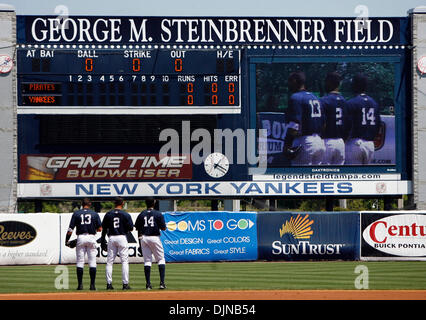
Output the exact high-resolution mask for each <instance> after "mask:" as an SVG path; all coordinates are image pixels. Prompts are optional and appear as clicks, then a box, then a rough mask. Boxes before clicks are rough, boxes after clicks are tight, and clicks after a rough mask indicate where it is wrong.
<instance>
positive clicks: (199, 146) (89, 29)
mask: <svg viewBox="0 0 426 320" xmlns="http://www.w3.org/2000/svg"><path fill="white" fill-rule="evenodd" d="M408 28H409V20H408V18H383V19H380V18H371V19H366V20H359V19H353V18H256V17H247V18H232V17H223V18H220V17H208V18H204V17H196V18H194V17H173V18H170V17H131V16H129V17H102V16H72V17H61V16H59V17H53V16H18V17H17V51H16V57H15V61H16V65H17V102H18V105H17V114H18V119H17V120H18V138H17V141H18V171H19V173H18V197H19V198H55V199H57V198H61V199H63V198H76V197H82V196H90V197H111V196H116V195H120V196H126V197H132V198H140V197H145V196H155V197H161V198H179V197H181V198H182V197H183V198H185V197H213V198H226V197H229V198H244V197H248V198H251V197H284V196H290V197H311V196H321V197H328V196H329V197H344V198H347V197H351V196H377V195H379V196H394V195H402V194H410V193H412V186H411V180H410V179H411V160H410V156H411V149H410V147H411V146H410V143H411V140H410V139H411V138H410V125H411V124H410V121H411V118H410V112H411V109H410V94H409V92H410V85H411V83H410V81H409V80H410V73H411V69H410V55H411V51H410V50H411V47H410V39H409V37H408V35H409V32H408V31H407V30H408ZM295 72H299V73H303V74H304V76H305V80H304V81H305V83H304V89H303V90H305V91H308V92H310V94H311V97H312V98H311V101H310V106H311V109H312V110H310V109H309V106H308V109H307V110H308V111H311V112H306V110H305V111H304V113H303V116H302V118H301V119H299V120H298V121H299V122H300V123H298V124H297V126H299V127H301V128H303V127H304V125H305V124H303V122H304V121H309V118H315V119H322V121H323V127H322V128H323V130H324V132H318V133H315V134H316V137H315V141H317V142H316V143H310V139H311V138H310V136H309V135H306V136H299V137H297V138H296V139H295V140H294V142H293V143H294V144H295V146H294V147H300V148H299V149H298V150H299V152H300V150H302V151H301V152H307V153H309V152H310V151H309V150H312V148H314V147H317V145H320V144H323V145H324V150H325V148H326V145H327V144H329V141H327V140H326V139H328V138H330V137H329V136H327V134H325V132H326V131H325V130H326V129H327V128H329V127H331V124H332V122H330V119H331V118H332V117H330V116H329V115H327V116H326V114H325V109H322V107H321V106H324V102H323V99H325V97H326V96H327V95H328V94H329V93H330V90H328V88H327V85H326V84H325V79H326V77H327V75H328V74H329V73H330V72H334V73H337V74H339V75H340V80H341V81H340V87H339V91H340V94H341V96H342V99H343V100H345V101H349V100H351V99H352V98H354V97H355V95H356V94H355V93H354V91H353V90H352V89H353V88H352V82H353V79H354V78H355V76H356V75H358V74H363V75H364V76H365V78H367V79H368V87H367V91H366V93H365V94H366V95H368V96H370V98H371V99H372V100H374V101H375V103H376V104H377V106H378V111H377V112H376V113H373V112H372V111H371V110H370V109H368V108H366V107H365V106H364V107H363V106H360V107H361V109H362V111H361V112H360V115H359V119H360V120H359V121H361V122H362V123H364V124H373V123H374V124H375V125H377V133H376V136H375V137H374V141H368V142H367V143H368V150H369V152H370V154H369V158H368V159H367V160H365V159H364V158H363V159H361V160H360V161H359V162H351V161H352V160H351V161H349V160H348V159H350V158H351V159H353V158H355V156H354V155H355V154H356V153H355V151H354V150H356V147H355V146H356V144H354V143H353V141H352V142H351V141H350V140H351V139H352V140H353V139H355V138H357V137H354V136H352V137H351V133H352V131H351V128H353V127H354V124H353V123H352V122H353V121H354V120H353V119H355V117H350V116H345V117H343V115H344V114H345V113H344V112H345V111H344V110H345V108H344V104H343V102H342V106H339V110H337V109H336V111H335V120H334V124H335V125H341V126H343V127H344V129H345V130H343V131H345V132H346V133H347V136H346V137H341V139H342V141H341V143H340V146H342V145H343V143H344V144H345V145H343V147H341V148H340V158H339V159H340V160H339V161H336V160H335V159H328V158H326V153H325V151H323V153H322V154H320V153H319V154H318V155H316V156H315V157H316V158H315V162H312V161H311V162H309V161H305V162H304V161H299V160H300V159H299V160H298V159H296V158H292V157H291V155H289V153H288V149H287V148H288V145H286V142H287V140H286V139H287V138H288V136H287V131H288V128H289V127H290V126H293V127H294V123H293V124H290V122H291V121H290V118H291V112H294V109H295V108H294V106H293V107H292V106H291V103H292V102H291V101H294V100H293V99H292V95H293V94H294V92H292V91H291V90H290V86H289V77H290V75H292V74H293V73H295ZM361 109H360V110H361ZM333 119H334V118H333ZM331 121H333V120H331ZM301 132H302V131H301ZM338 138H339V139H340V137H338ZM343 139H345V141H343ZM311 140H312V139H311ZM315 144H317V145H315ZM345 146H346V147H345ZM373 149H374V150H373ZM406 155H408V156H406ZM301 160H305V159H301Z"/></svg>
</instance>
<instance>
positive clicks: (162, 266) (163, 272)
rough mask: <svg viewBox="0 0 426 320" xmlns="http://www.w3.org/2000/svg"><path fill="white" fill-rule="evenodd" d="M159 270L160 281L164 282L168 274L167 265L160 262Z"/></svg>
mask: <svg viewBox="0 0 426 320" xmlns="http://www.w3.org/2000/svg"><path fill="white" fill-rule="evenodd" d="M158 271H159V272H160V283H164V278H165V275H166V265H165V264H159V265H158Z"/></svg>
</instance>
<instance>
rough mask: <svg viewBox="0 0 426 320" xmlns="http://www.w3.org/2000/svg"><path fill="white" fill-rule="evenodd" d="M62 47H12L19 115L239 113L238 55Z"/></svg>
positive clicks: (158, 49) (239, 70)
mask: <svg viewBox="0 0 426 320" xmlns="http://www.w3.org/2000/svg"><path fill="white" fill-rule="evenodd" d="M61 47H64V46H63V45H62V46H61ZM68 47H69V48H54V49H52V48H40V47H38V46H31V45H21V46H20V47H19V49H18V53H17V57H18V62H19V66H20V67H19V70H18V87H19V94H18V112H19V113H34V114H49V113H55V114H60V113H95V114H96V113H102V114H103V113H105V114H108V113H111V114H115V113H117V114H118V113H123V112H124V111H125V112H126V113H129V114H153V113H154V114H187V113H188V112H190V113H193V114H194V113H196V114H204V113H206V114H219V113H240V109H241V96H240V94H241V68H240V60H241V52H240V50H213V49H204V50H202V49H191V50H180V49H176V50H174V49H168V48H150V49H128V48H125V47H126V46H122V48H113V49H112V48H99V49H79V48H77V46H76V45H74V46H70V45H68ZM73 47H76V48H73ZM123 47H124V48H123ZM123 109H124V110H123Z"/></svg>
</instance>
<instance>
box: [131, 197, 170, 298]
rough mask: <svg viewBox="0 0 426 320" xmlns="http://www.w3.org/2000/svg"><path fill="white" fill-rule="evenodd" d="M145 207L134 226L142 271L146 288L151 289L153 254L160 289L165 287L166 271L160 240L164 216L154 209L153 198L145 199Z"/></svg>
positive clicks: (164, 224)
mask: <svg viewBox="0 0 426 320" xmlns="http://www.w3.org/2000/svg"><path fill="white" fill-rule="evenodd" d="M145 202H146V207H147V209H146V210H144V211H142V212H141V213H140V214H139V215H138V217H137V218H136V222H135V227H136V230H138V237H139V241H140V246H141V248H142V254H143V259H144V273H145V280H146V289H147V290H151V289H152V286H151V265H152V256H153V255H154V257H155V259H156V261H157V264H158V271H159V273H160V289H166V285H165V283H164V277H165V272H166V260H165V259H164V248H163V244H162V243H161V240H160V230H162V231H165V230H166V223H165V221H164V216H163V215H162V213H161V212H160V211H157V210H155V209H154V206H155V200H154V199H147V200H146V201H145Z"/></svg>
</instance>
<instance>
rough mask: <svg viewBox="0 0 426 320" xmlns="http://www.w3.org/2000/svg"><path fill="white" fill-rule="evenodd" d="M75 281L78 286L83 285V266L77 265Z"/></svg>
mask: <svg viewBox="0 0 426 320" xmlns="http://www.w3.org/2000/svg"><path fill="white" fill-rule="evenodd" d="M77 282H78V287H79V288H81V287H82V286H83V268H79V267H77Z"/></svg>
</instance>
